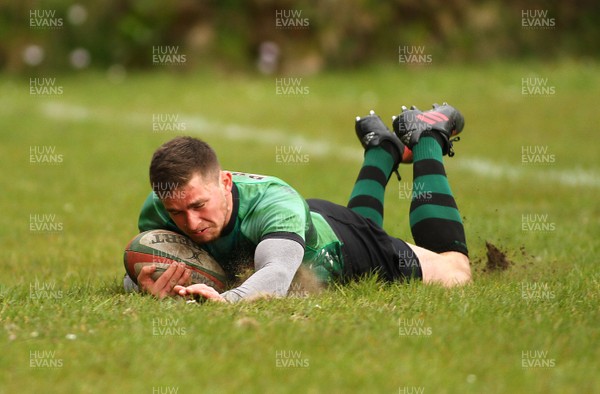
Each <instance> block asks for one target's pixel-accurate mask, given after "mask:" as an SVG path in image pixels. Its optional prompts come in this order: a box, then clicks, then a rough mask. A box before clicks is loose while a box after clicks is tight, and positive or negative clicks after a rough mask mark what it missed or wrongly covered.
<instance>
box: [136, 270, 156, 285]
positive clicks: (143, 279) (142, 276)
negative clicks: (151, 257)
mask: <svg viewBox="0 0 600 394" xmlns="http://www.w3.org/2000/svg"><path fill="white" fill-rule="evenodd" d="M154 271H156V266H155V265H154V264H153V265H146V266H143V267H142V269H141V270H140V273H139V274H138V277H137V282H138V284H139V285H140V287H141V288H142V290H148V287H150V286H152V285H153V284H154V280H152V274H153V273H154Z"/></svg>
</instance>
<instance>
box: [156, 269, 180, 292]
mask: <svg viewBox="0 0 600 394" xmlns="http://www.w3.org/2000/svg"><path fill="white" fill-rule="evenodd" d="M175 271H177V264H171V265H170V266H169V267H168V268H167V270H166V271H165V272H163V273H162V275H161V276H160V278H158V279H157V280H156V282H154V288H155V289H156V290H158V291H162V290H163V289H167V291H171V289H172V288H173V286H174V285H175V284H176V283H173V284H170V281H171V278H172V277H173V274H174V273H175Z"/></svg>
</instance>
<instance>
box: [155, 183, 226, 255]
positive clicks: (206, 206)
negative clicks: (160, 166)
mask: <svg viewBox="0 0 600 394" xmlns="http://www.w3.org/2000/svg"><path fill="white" fill-rule="evenodd" d="M232 186H233V182H232V180H231V173H230V172H227V171H221V172H220V174H219V177H218V179H206V177H203V176H202V175H200V174H196V175H194V177H192V179H191V180H190V181H189V182H188V184H187V185H185V186H184V187H182V188H179V189H177V192H175V193H170V194H169V196H168V197H169V198H164V199H163V200H162V203H163V205H164V206H165V208H166V210H167V212H169V215H170V216H171V219H173V221H174V222H175V224H176V225H177V227H179V228H180V229H181V230H182V231H183V232H184V233H185V234H186V235H187V236H188V237H190V238H191V239H192V240H193V241H195V242H197V243H201V244H202V243H206V242H210V241H214V240H215V239H217V238H219V236H220V235H221V232H222V231H223V228H224V227H225V226H226V225H227V223H229V220H230V219H231V210H232V203H233V199H232V197H231V188H232Z"/></svg>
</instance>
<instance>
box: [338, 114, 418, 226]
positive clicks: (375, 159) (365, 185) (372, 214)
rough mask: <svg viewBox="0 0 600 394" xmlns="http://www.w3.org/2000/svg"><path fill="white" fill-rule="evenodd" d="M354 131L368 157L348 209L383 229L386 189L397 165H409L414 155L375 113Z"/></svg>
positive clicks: (358, 120) (359, 174) (363, 120)
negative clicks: (403, 163) (405, 163)
mask: <svg viewBox="0 0 600 394" xmlns="http://www.w3.org/2000/svg"><path fill="white" fill-rule="evenodd" d="M355 129H356V134H357V136H358V138H359V140H360V142H361V144H362V146H363V148H365V155H364V161H363V164H362V167H361V169H360V171H359V173H358V177H357V179H356V182H355V183H354V187H353V189H352V192H351V194H350V200H349V202H348V208H350V209H351V210H353V211H354V212H356V213H358V214H359V215H362V216H364V217H365V218H367V219H370V220H371V221H372V222H373V223H375V224H376V225H378V226H379V227H382V225H383V202H384V197H385V187H386V185H387V183H388V180H389V179H390V176H391V174H392V172H396V173H397V171H398V164H400V163H401V162H409V161H410V160H411V159H412V154H411V152H410V150H409V149H407V148H406V147H405V146H404V144H403V143H402V142H400V140H399V139H398V137H396V136H395V135H394V134H393V133H392V132H390V130H389V129H388V128H387V127H386V126H385V124H384V123H383V122H382V121H381V119H380V118H379V116H377V115H375V114H374V113H373V111H371V114H370V115H368V116H365V117H363V118H359V117H357V119H356V125H355Z"/></svg>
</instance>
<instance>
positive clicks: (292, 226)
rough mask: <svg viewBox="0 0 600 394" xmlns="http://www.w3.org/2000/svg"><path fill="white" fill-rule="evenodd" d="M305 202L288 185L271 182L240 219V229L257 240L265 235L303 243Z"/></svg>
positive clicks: (305, 219) (306, 210)
mask: <svg viewBox="0 0 600 394" xmlns="http://www.w3.org/2000/svg"><path fill="white" fill-rule="evenodd" d="M308 215H309V211H308V205H307V204H306V201H305V200H304V198H302V196H300V194H298V192H297V191H296V190H294V189H293V188H292V187H290V186H288V185H281V184H272V185H270V186H269V188H268V189H267V191H266V193H265V194H264V195H263V198H261V199H260V200H259V201H258V202H257V203H256V204H255V206H254V207H253V209H252V211H251V212H249V214H248V215H247V217H246V220H244V223H242V232H245V233H246V235H247V236H248V238H250V239H251V240H252V241H253V242H254V243H256V244H258V243H259V242H260V241H262V240H264V239H267V238H286V239H290V240H293V241H296V242H298V243H300V244H301V245H302V246H303V247H304V246H305V241H306V237H305V232H306V224H307V220H308Z"/></svg>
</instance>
